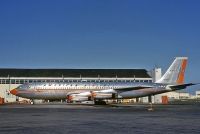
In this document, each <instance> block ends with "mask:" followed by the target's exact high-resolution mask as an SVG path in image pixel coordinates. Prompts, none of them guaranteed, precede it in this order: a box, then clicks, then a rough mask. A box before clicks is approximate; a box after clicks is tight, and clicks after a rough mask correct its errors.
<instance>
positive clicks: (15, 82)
mask: <svg viewBox="0 0 200 134" xmlns="http://www.w3.org/2000/svg"><path fill="white" fill-rule="evenodd" d="M33 82H149V83H150V82H152V80H23V79H21V80H14V79H11V80H9V79H0V84H24V83H33Z"/></svg>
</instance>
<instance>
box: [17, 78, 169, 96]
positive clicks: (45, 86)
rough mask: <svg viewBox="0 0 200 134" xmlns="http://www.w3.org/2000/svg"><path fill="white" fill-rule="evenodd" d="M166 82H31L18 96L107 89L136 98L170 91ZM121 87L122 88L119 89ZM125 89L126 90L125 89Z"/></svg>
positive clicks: (20, 87)
mask: <svg viewBox="0 0 200 134" xmlns="http://www.w3.org/2000/svg"><path fill="white" fill-rule="evenodd" d="M138 86H146V87H147V86H148V87H151V88H143V89H139V90H128V91H127V90H126V88H130V87H138ZM166 86H167V85H166V84H157V83H141V82H57V83H56V82H54V83H31V84H24V85H21V86H19V87H18V88H17V94H16V95H17V96H19V97H23V98H29V99H66V98H67V95H70V94H76V93H82V92H87V91H88V92H90V91H100V90H105V91H108V92H110V93H117V94H118V96H119V98H135V97H143V96H148V95H155V94H160V93H165V92H169V91H171V90H169V89H166ZM117 89H120V90H117ZM123 89H124V90H123Z"/></svg>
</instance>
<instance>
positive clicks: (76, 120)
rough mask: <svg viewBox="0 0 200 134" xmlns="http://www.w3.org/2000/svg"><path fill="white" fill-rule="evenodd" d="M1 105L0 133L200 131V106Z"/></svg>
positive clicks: (152, 133) (171, 133) (169, 133)
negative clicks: (151, 109)
mask: <svg viewBox="0 0 200 134" xmlns="http://www.w3.org/2000/svg"><path fill="white" fill-rule="evenodd" d="M147 108H148V106H147V105H118V106H87V105H84V106H82V105H4V106H0V134H69V133H71V134H92V133H94V134H111V133H112V134H121V133H122V134H135V133H136V134H144V133H148V134H160V133H164V134H165V133H166V134H177V133H180V134H194V133H195V134H199V133H200V105H197V104H196V105H191V104H190V105H155V106H154V111H148V110H147Z"/></svg>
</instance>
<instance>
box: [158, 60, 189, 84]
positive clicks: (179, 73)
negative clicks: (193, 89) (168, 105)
mask: <svg viewBox="0 0 200 134" xmlns="http://www.w3.org/2000/svg"><path fill="white" fill-rule="evenodd" d="M187 61H188V57H176V58H175V60H174V62H173V63H172V64H171V66H170V67H169V69H168V70H167V72H166V73H165V74H164V75H163V76H162V77H161V79H160V80H158V81H157V82H156V83H166V84H183V83H184V76H185V69H186V66H187Z"/></svg>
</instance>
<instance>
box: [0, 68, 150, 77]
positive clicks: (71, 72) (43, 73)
mask: <svg viewBox="0 0 200 134" xmlns="http://www.w3.org/2000/svg"><path fill="white" fill-rule="evenodd" d="M8 76H9V77H108V78H111V77H117V78H134V77H135V78H151V77H150V76H149V75H148V73H147V71H146V70H145V69H0V77H8Z"/></svg>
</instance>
